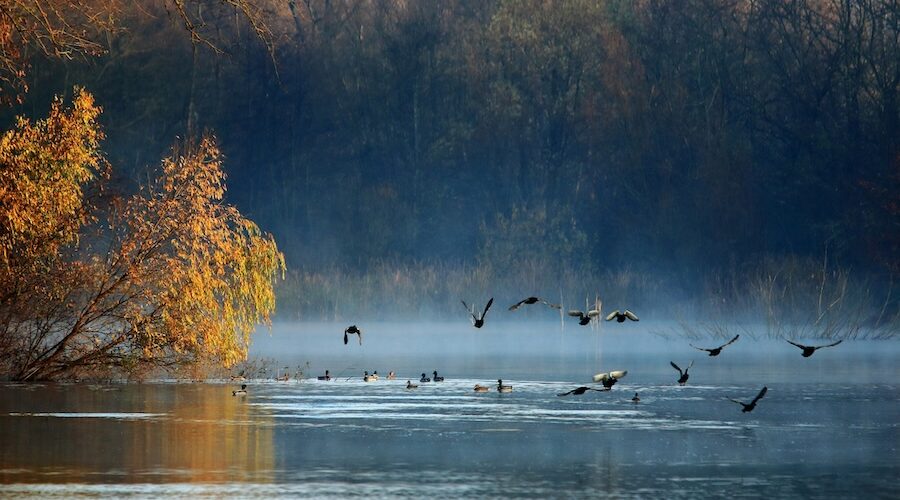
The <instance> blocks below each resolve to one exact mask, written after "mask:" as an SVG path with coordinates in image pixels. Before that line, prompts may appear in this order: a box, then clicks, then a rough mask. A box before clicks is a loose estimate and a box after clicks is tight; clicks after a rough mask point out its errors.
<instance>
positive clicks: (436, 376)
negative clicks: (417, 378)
mask: <svg viewBox="0 0 900 500" xmlns="http://www.w3.org/2000/svg"><path fill="white" fill-rule="evenodd" d="M432 375H433V377H432V378H431V380H434V381H435V382H443V381H444V377H439V376H438V374H437V370H435V371H433V372H432Z"/></svg>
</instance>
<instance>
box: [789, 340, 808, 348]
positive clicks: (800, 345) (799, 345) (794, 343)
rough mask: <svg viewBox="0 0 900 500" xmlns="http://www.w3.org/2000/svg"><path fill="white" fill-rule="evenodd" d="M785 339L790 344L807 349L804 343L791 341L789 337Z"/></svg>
mask: <svg viewBox="0 0 900 500" xmlns="http://www.w3.org/2000/svg"><path fill="white" fill-rule="evenodd" d="M784 340H785V341H786V342H787V343H788V344H791V345H795V346H797V347H799V348H800V349H806V346H805V345H803V344H798V343H796V342H791V341H790V340H788V339H784Z"/></svg>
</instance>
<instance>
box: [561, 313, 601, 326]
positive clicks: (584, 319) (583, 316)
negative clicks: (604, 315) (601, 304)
mask: <svg viewBox="0 0 900 500" xmlns="http://www.w3.org/2000/svg"><path fill="white" fill-rule="evenodd" d="M568 314H569V316H574V317H576V318H578V324H579V325H581V326H585V325H587V324H588V323H590V322H591V320H592V319H594V318H596V317H597V316H600V311H598V310H596V309H592V310H590V311H588V312H586V313H585V312H582V311H579V310H576V309H572V310H571V311H569V313H568Z"/></svg>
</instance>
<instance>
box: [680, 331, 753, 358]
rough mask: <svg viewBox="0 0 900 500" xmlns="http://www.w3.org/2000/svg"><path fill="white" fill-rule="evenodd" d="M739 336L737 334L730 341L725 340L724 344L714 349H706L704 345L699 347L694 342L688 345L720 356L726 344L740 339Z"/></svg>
mask: <svg viewBox="0 0 900 500" xmlns="http://www.w3.org/2000/svg"><path fill="white" fill-rule="evenodd" d="M738 337H740V335H735V336H734V338H733V339H731V340H729V341H728V342H725V343H724V344H722V345H720V346H719V347H716V348H713V349H705V348H703V347H697V346H695V345H694V344H688V345H689V346H691V347H693V348H694V349H697V350H698V351H706V352H708V353H709V355H710V356H718V355H719V354H721V352H722V349H723V348H725V346H728V345H731V344H733V343H734V341H736V340H737V339H738Z"/></svg>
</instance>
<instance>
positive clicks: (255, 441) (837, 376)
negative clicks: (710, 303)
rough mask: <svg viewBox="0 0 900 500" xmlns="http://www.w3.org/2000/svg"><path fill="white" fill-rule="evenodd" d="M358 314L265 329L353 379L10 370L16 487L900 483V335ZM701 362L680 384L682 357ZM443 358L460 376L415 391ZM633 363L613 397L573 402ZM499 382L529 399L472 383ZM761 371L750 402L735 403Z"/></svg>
mask: <svg viewBox="0 0 900 500" xmlns="http://www.w3.org/2000/svg"><path fill="white" fill-rule="evenodd" d="M343 326H344V325H340V326H339V325H328V324H311V325H279V326H276V328H275V331H274V332H273V334H272V335H271V336H268V335H265V336H262V337H260V339H259V342H258V343H257V344H256V345H255V347H254V354H255V355H259V356H271V357H276V358H277V359H278V360H279V363H281V362H283V363H285V364H288V365H291V366H295V365H297V364H305V362H307V361H309V363H310V369H311V370H312V372H313V374H314V375H315V374H318V373H319V372H323V371H324V369H325V368H328V369H330V370H331V372H332V374H334V375H338V376H339V377H338V378H337V379H336V380H334V381H331V382H321V381H315V380H303V381H297V380H291V381H288V382H275V381H251V382H249V387H248V390H249V394H248V395H247V396H245V397H233V396H232V395H231V391H232V390H233V389H234V388H236V387H235V384H231V383H202V384H199V383H194V384H192V383H172V382H158V383H144V384H112V385H90V384H69V385H66V384H27V385H17V384H4V385H2V391H0V497H4V498H9V497H20V496H33V497H42V498H48V497H66V498H68V497H77V496H100V495H102V496H116V497H132V498H137V497H160V496H177V497H215V498H222V497H244V496H246V497H330V498H353V497H414V498H432V497H434V498H441V497H449V498H454V497H531V498H547V497H566V498H572V497H594V498H595V497H605V496H612V497H617V498H632V497H634V498H701V497H722V496H728V497H759V496H767V497H829V498H834V497H848V498H877V497H883V498H897V497H898V496H900V488H898V483H897V478H898V477H900V454H898V449H897V448H898V446H900V405H898V403H900V384H898V375H900V367H898V363H897V361H898V354H900V350H898V347H897V343H896V342H895V341H881V342H874V341H870V342H867V341H852V342H851V341H848V342H844V343H843V344H841V345H840V346H837V347H835V348H831V349H823V350H820V351H818V352H816V354H815V355H813V356H812V357H811V358H802V357H801V356H800V351H799V349H797V348H795V347H792V346H790V345H788V344H787V343H785V342H783V341H773V340H754V339H752V338H746V337H748V336H747V335H744V336H742V338H741V339H740V340H739V341H738V342H736V343H735V344H734V345H732V346H729V347H727V348H726V349H725V350H724V351H723V353H722V355H720V356H718V357H715V358H710V357H707V356H705V355H704V354H703V353H701V352H698V351H696V350H693V349H692V348H690V346H688V345H687V344H688V341H686V340H681V339H677V338H668V339H666V338H662V337H660V336H658V335H651V334H648V333H647V332H646V330H645V329H640V330H639V329H638V327H637V326H625V327H623V328H621V329H618V330H615V329H612V328H611V327H607V328H606V329H605V330H603V331H601V332H596V331H591V330H589V329H578V328H577V326H576V327H574V328H573V327H567V328H566V330H565V331H560V329H559V325H558V324H557V325H555V326H553V325H549V324H548V325H535V326H530V327H527V328H523V327H521V326H518V327H514V326H513V325H502V324H501V325H497V326H495V327H494V329H493V330H491V329H488V328H487V327H486V328H485V330H484V331H470V330H471V329H469V328H464V329H459V328H458V326H456V325H425V326H418V327H416V326H402V325H388V324H382V325H375V326H374V327H373V328H366V329H364V332H365V335H364V341H363V345H362V346H360V345H358V344H357V343H355V339H354V341H351V343H350V344H349V345H347V346H344V345H343V342H342V340H341V334H340V332H341V331H342V329H343ZM335 332H337V333H335ZM692 342H693V343H694V344H695V345H698V344H699V345H703V346H710V347H712V346H715V345H718V344H720V343H721V342H719V341H718V340H696V341H692ZM292 346H293V347H292ZM692 359H693V360H694V361H695V364H694V366H693V368H692V369H691V378H690V380H689V381H688V384H687V385H686V386H684V387H679V386H678V385H677V384H675V380H676V379H677V375H678V374H677V372H675V370H674V369H672V368H671V367H670V366H669V361H670V360H672V361H675V362H676V363H678V364H679V365H681V366H682V367H683V366H685V365H687V364H688V363H689V362H690V360H692ZM363 369H368V370H369V371H373V370H378V371H379V373H381V374H382V375H384V374H386V373H387V372H388V371H389V370H394V371H396V372H397V373H398V374H399V375H400V377H399V378H398V379H397V380H394V381H388V380H384V379H383V378H382V380H380V381H378V382H370V383H366V382H363V381H362V378H361V376H360V375H361V374H362V370H363ZM434 369H437V370H439V371H440V372H442V374H443V375H444V376H445V377H446V381H445V382H441V383H434V382H432V383H423V384H420V385H419V388H418V389H415V390H407V389H405V385H406V380H407V379H412V380H413V381H416V380H417V379H418V376H419V374H421V372H428V373H429V374H430V372H431V371H432V370H434ZM616 369H626V370H628V375H627V376H626V377H624V378H623V379H622V380H621V381H620V382H619V383H618V384H617V385H615V386H614V388H613V389H612V390H611V391H608V392H588V393H586V394H584V395H581V396H568V397H558V396H557V395H556V394H557V393H560V392H565V391H568V390H570V389H574V388H575V387H578V386H580V385H591V383H590V382H591V375H593V374H594V373H597V372H599V371H609V370H616ZM501 377H502V378H503V379H504V383H508V384H510V385H513V392H512V393H510V394H498V393H497V392H496V391H493V390H492V391H491V392H489V393H485V394H478V393H474V392H473V391H472V388H473V386H474V385H475V384H476V383H479V384H483V385H491V386H492V387H493V385H496V380H497V378H501ZM763 385H766V386H768V387H769V391H768V394H767V395H766V397H765V398H764V399H763V400H761V401H760V403H759V405H758V406H757V408H756V410H755V411H753V412H752V413H741V411H740V407H739V406H738V405H736V404H734V403H732V402H730V401H728V400H727V399H726V398H729V397H731V398H735V399H740V400H743V401H749V400H750V399H752V398H753V396H754V395H755V394H756V393H757V392H758V391H759V389H760V388H761V387H762V386H763ZM635 392H637V393H639V394H640V398H641V401H640V402H639V403H636V404H635V403H633V402H632V401H631V397H632V396H633V395H634V393H635Z"/></svg>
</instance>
